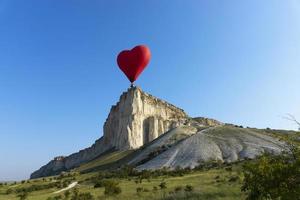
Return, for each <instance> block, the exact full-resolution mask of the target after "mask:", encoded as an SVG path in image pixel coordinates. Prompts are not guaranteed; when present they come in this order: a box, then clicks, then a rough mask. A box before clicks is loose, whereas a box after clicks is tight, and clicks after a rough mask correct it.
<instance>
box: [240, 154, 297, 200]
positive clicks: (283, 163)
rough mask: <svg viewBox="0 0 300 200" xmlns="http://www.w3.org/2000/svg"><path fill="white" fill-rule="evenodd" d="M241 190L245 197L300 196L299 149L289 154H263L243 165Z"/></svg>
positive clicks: (250, 198)
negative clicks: (245, 194)
mask: <svg viewBox="0 0 300 200" xmlns="http://www.w3.org/2000/svg"><path fill="white" fill-rule="evenodd" d="M243 169H244V177H245V178H244V182H243V186H242V191H244V192H247V199H248V200H252V199H282V200H289V199H298V198H299V196H300V151H299V150H297V149H296V150H295V149H294V150H292V152H291V153H290V154H286V155H279V156H271V155H264V156H262V157H261V158H259V159H258V160H257V161H255V162H248V163H247V164H245V165H244V166H243Z"/></svg>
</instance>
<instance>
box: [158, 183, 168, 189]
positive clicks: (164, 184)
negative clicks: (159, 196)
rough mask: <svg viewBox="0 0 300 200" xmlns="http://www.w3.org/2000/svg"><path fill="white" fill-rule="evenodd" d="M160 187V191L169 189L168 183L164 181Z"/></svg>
mask: <svg viewBox="0 0 300 200" xmlns="http://www.w3.org/2000/svg"><path fill="white" fill-rule="evenodd" d="M159 187H160V189H166V188H167V183H166V182H164V181H163V182H161V183H160V184H159Z"/></svg>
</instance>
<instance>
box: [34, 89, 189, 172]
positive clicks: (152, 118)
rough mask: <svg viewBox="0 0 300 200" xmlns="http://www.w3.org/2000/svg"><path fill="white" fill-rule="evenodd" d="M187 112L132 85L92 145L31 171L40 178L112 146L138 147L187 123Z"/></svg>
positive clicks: (70, 167) (72, 166)
mask: <svg viewBox="0 0 300 200" xmlns="http://www.w3.org/2000/svg"><path fill="white" fill-rule="evenodd" d="M188 119H189V117H188V115H187V114H186V113H185V112H184V111H183V110H182V109H179V108H177V107H175V106H174V105H171V104H169V103H167V102H165V101H163V100H160V99H158V98H156V97H153V96H152V95H150V94H147V93H145V92H143V91H142V90H141V89H140V88H138V87H132V88H129V89H128V90H127V92H124V93H123V94H122V95H121V97H120V100H119V102H118V103H117V104H116V105H115V106H112V108H111V110H110V113H109V115H108V118H107V120H106V122H105V124H104V127H103V137H101V138H100V139H99V140H97V141H96V142H95V143H94V144H93V145H92V146H91V147H89V148H87V149H84V150H81V151H79V152H78V153H74V154H72V155H70V156H67V157H62V156H61V157H58V158H59V159H57V158H55V159H54V160H52V161H50V162H49V163H48V164H47V165H45V166H43V167H42V168H40V169H39V170H37V171H35V172H34V173H32V174H31V178H38V177H43V176H49V175H53V174H58V173H60V172H61V171H65V170H69V169H72V168H75V167H78V166H79V165H80V164H82V163H85V162H88V161H90V160H93V159H95V158H96V157H98V156H99V155H101V154H102V153H104V152H105V151H108V150H111V149H117V150H127V149H136V148H139V147H141V146H143V145H144V144H146V143H148V142H150V141H152V140H154V139H155V138H157V137H158V136H160V135H161V134H163V133H164V132H166V131H168V130H170V129H171V128H174V127H177V126H179V125H182V124H185V123H187V122H188Z"/></svg>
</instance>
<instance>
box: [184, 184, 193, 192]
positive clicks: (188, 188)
mask: <svg viewBox="0 0 300 200" xmlns="http://www.w3.org/2000/svg"><path fill="white" fill-rule="evenodd" d="M193 190H194V187H193V186H191V185H186V186H185V188H184V191H186V192H192V191H193Z"/></svg>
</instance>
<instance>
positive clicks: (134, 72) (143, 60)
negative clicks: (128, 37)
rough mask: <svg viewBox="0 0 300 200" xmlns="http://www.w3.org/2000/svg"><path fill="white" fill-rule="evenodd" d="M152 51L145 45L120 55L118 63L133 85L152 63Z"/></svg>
mask: <svg viewBox="0 0 300 200" xmlns="http://www.w3.org/2000/svg"><path fill="white" fill-rule="evenodd" d="M150 57H151V53H150V49H149V48H148V47H147V46H145V45H138V46H136V47H134V48H133V49H131V50H124V51H122V52H120V53H119V55H118V58H117V62H118V65H119V68H120V69H121V70H122V71H123V72H124V74H125V75H126V76H127V78H128V79H129V81H130V82H131V83H133V82H134V81H135V80H136V79H137V78H138V76H139V75H140V74H141V73H142V71H143V70H144V69H145V67H146V66H147V64H148V63H149V61H150Z"/></svg>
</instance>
